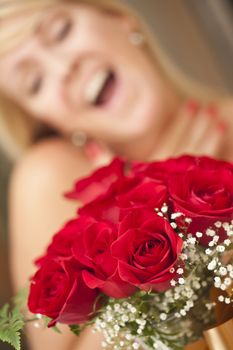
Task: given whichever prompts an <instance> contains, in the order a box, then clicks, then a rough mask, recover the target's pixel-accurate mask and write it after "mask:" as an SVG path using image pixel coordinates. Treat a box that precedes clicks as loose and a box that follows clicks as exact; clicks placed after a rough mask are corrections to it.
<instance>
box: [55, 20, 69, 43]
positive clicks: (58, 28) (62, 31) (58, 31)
mask: <svg viewBox="0 0 233 350" xmlns="http://www.w3.org/2000/svg"><path fill="white" fill-rule="evenodd" d="M71 28H72V22H71V20H70V19H64V18H63V19H61V18H60V19H57V20H56V21H55V23H54V24H53V27H52V30H51V35H50V38H51V41H52V42H54V43H55V42H60V41H62V40H64V39H65V38H66V37H67V36H68V34H69V32H70V30H71Z"/></svg>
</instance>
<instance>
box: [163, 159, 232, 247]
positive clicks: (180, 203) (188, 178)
mask: <svg viewBox="0 0 233 350" xmlns="http://www.w3.org/2000/svg"><path fill="white" fill-rule="evenodd" d="M207 162H208V163H207V164H205V163H204V159H203V158H202V159H201V162H200V163H199V166H197V167H196V168H195V169H193V170H190V171H187V172H185V173H183V174H180V175H177V176H173V177H171V178H170V180H169V192H170V195H171V197H172V202H173V206H174V211H175V212H181V213H182V214H184V215H185V216H186V217H188V218H191V219H192V222H191V224H190V226H189V227H188V233H192V234H194V235H195V233H196V232H197V231H201V232H202V233H203V234H204V235H203V237H202V239H201V240H200V242H201V243H202V244H204V245H205V244H207V243H208V242H209V241H210V240H211V237H208V236H207V235H206V229H207V228H209V227H210V228H211V227H213V228H214V229H215V230H217V229H216V227H215V226H214V223H215V222H217V221H221V222H229V221H231V220H232V219H233V172H232V171H231V170H230V168H229V169H228V168H226V167H225V166H224V165H223V162H219V166H217V164H218V162H217V161H215V162H214V161H210V160H209V159H207ZM213 166H214V168H215V169H214V170H213V169H211V167H213ZM218 234H219V236H220V240H221V241H222V240H224V239H225V238H226V234H225V231H223V230H222V229H221V230H219V231H218Z"/></svg>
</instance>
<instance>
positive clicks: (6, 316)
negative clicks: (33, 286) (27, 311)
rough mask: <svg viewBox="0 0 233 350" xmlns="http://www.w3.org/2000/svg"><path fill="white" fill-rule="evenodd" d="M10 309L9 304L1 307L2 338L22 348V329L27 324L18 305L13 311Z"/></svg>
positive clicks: (0, 330)
mask: <svg viewBox="0 0 233 350" xmlns="http://www.w3.org/2000/svg"><path fill="white" fill-rule="evenodd" d="M9 309H10V307H9V305H8V304H7V305H4V306H3V307H2V308H1V309H0V340H1V341H3V342H5V343H8V344H10V345H11V346H13V347H14V348H15V349H16V350H20V349H21V330H22V329H23V327H24V324H25V323H24V321H23V315H22V314H21V312H20V311H19V309H18V308H17V307H16V308H14V309H13V310H12V311H10V310H9Z"/></svg>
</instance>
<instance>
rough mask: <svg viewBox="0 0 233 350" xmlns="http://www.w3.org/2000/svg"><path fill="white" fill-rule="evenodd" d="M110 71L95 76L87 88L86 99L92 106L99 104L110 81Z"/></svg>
mask: <svg viewBox="0 0 233 350" xmlns="http://www.w3.org/2000/svg"><path fill="white" fill-rule="evenodd" d="M109 75H110V72H109V71H101V72H98V73H96V74H95V76H94V77H93V78H92V79H91V81H90V83H89V84H88V86H87V88H86V93H85V99H86V101H87V102H88V103H90V104H93V105H95V104H97V102H98V99H99V97H100V96H101V93H102V92H103V90H104V88H105V86H106V83H107V81H108V79H109Z"/></svg>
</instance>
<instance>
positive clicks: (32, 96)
mask: <svg viewBox="0 0 233 350" xmlns="http://www.w3.org/2000/svg"><path fill="white" fill-rule="evenodd" d="M26 16H30V13H29V14H28V13H25V14H24V15H22V16H18V17H17V18H14V19H12V20H10V21H8V22H5V24H4V25H5V29H7V26H9V28H11V29H12V28H13V26H15V27H16V26H19V27H21V26H22V28H23V25H24V22H25V19H26ZM134 28H135V23H134V21H133V20H131V19H129V18H126V17H120V16H116V15H111V14H107V13H105V12H103V11H101V10H97V9H96V8H94V7H91V6H88V5H84V4H78V3H77V4H75V3H73V4H69V5H68V4H65V5H64V4H62V3H61V4H58V5H56V6H55V7H53V8H51V9H49V10H47V11H46V12H44V13H42V15H41V19H40V21H39V25H38V27H37V29H36V31H35V33H34V34H33V35H32V36H31V37H29V38H28V39H26V41H24V42H23V44H20V45H19V46H17V47H16V48H15V49H13V50H11V51H10V52H8V53H7V54H5V55H2V56H1V57H0V90H2V92H4V94H5V95H7V96H8V97H10V98H11V99H13V100H14V101H16V102H17V103H18V104H19V105H20V106H21V107H23V108H24V109H25V110H26V111H28V112H29V113H30V114H31V115H32V116H33V117H34V118H37V119H38V120H40V121H42V122H45V123H47V124H49V125H51V126H53V127H54V128H56V129H58V130H59V131H60V132H62V133H64V134H71V133H72V132H73V131H74V130H82V131H84V132H86V133H87V134H88V135H90V136H91V137H94V138H98V139H101V140H103V141H106V142H110V141H111V142H113V143H120V142H123V141H125V140H130V139H133V138H137V137H138V136H141V134H144V133H145V132H146V131H147V130H150V129H151V128H152V126H153V127H154V126H155V127H156V125H157V124H159V120H160V119H161V117H162V115H163V114H164V113H166V108H167V106H166V91H167V83H165V82H164V80H163V79H162V77H161V76H160V74H159V72H158V71H157V70H156V69H155V68H154V65H153V63H152V61H151V60H150V59H149V57H148V55H147V54H146V52H145V50H144V49H143V47H142V46H135V45H133V44H132V43H131V42H130V39H129V38H130V33H131V32H132V31H133V30H134Z"/></svg>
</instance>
